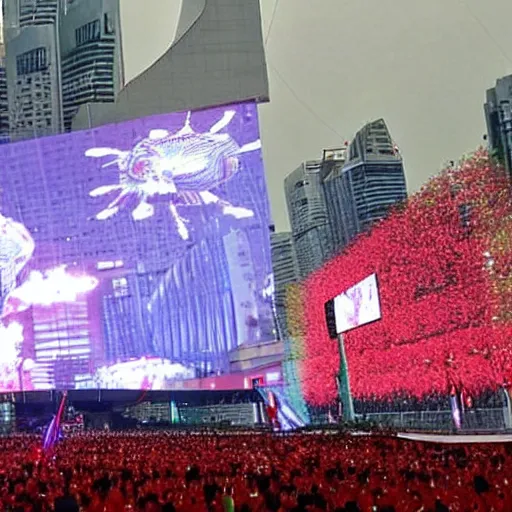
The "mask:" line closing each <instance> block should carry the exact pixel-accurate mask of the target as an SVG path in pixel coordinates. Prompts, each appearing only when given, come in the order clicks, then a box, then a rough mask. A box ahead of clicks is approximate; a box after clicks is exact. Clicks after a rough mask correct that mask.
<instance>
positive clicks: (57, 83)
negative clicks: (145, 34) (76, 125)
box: [4, 0, 123, 140]
mask: <svg viewBox="0 0 512 512" xmlns="http://www.w3.org/2000/svg"><path fill="white" fill-rule="evenodd" d="M4 27H5V37H6V72H7V89H8V102H9V119H10V134H11V137H12V138H13V139H17V140H20V139H25V138H31V137H38V136H43V135H52V134H56V133H60V132H61V131H63V130H64V129H66V130H69V129H71V123H72V119H73V116H74V115H75V114H76V113H77V112H78V109H79V107H80V105H83V104H85V103H89V102H92V101H94V102H96V103H105V102H113V101H114V100H115V96H116V94H117V92H118V91H119V89H120V88H121V86H122V81H123V73H122V59H121V40H120V26H119V1H118V0H87V1H85V0H78V1H75V2H69V1H68V0H13V1H11V2H6V3H5V20H4Z"/></svg>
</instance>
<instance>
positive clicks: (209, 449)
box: [0, 432, 512, 512]
mask: <svg viewBox="0 0 512 512" xmlns="http://www.w3.org/2000/svg"><path fill="white" fill-rule="evenodd" d="M39 447H40V439H37V438H35V437H27V436H14V437H7V438H2V439H0V510H1V511H2V512H4V511H23V512H29V511H30V512H35V511H41V512H46V511H56V512H59V511H60V512H62V511H74V512H75V511H79V510H80V511H86V512H123V511H125V510H131V511H133V512H136V511H147V512H166V511H180V512H203V511H213V512H235V511H244V512H267V511H276V512H292V511H293V512H302V511H312V512H317V511H347V512H351V511H361V512H370V511H372V512H373V511H392V510H395V511H397V512H402V511H403V512H419V511H423V512H427V511H433V512H437V511H452V510H453V511H461V512H465V511H482V512H483V511H486V512H492V511H512V487H511V486H510V485H509V480H508V479H509V478H510V479H512V445H507V444H480V445H475V444H473V445H434V444H421V443H416V442H410V441H403V440H398V439H395V438H391V437H386V438H385V437H367V436H348V435H338V434H336V435H333V434H330V435H329V434H300V435H299V434H294V435H284V436H283V435H269V434H260V435H258V434H251V435H249V434H240V435H214V434H204V435H203V434H195V435H194V434H177V433H169V432H158V433H140V432H139V433H124V434H114V433H88V434H83V435H80V436H73V437H69V438H67V439H65V440H63V441H61V442H60V443H59V444H58V446H57V447H56V448H55V450H54V452H53V453H52V454H49V455H46V456H45V455H44V454H42V453H41V451H40V449H39Z"/></svg>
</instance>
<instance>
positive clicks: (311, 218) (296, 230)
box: [285, 160, 332, 277]
mask: <svg viewBox="0 0 512 512" xmlns="http://www.w3.org/2000/svg"><path fill="white" fill-rule="evenodd" d="M326 174H327V170H326V169H325V168H324V167H323V166H322V161H321V160H318V161H316V160H311V161H308V162H304V163H303V164H301V165H300V166H299V167H297V169H295V171H293V172H292V173H291V174H289V175H288V176H287V177H286V179H285V195H286V203H287V206H288V216H289V219H290V226H291V230H292V235H293V244H294V246H295V251H296V255H297V263H298V268H299V275H300V277H306V276H307V275H308V274H310V273H311V272H313V271H314V270H315V269H317V268H318V267H320V266H321V265H322V263H323V262H324V261H325V260H326V259H327V258H328V257H329V255H330V254H331V253H332V243H331V236H330V233H329V218H328V211H327V204H326V200H325V195H324V190H323V181H324V179H325V177H326Z"/></svg>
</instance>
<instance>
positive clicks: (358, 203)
mask: <svg viewBox="0 0 512 512" xmlns="http://www.w3.org/2000/svg"><path fill="white" fill-rule="evenodd" d="M337 180H339V184H338V185H337V187H338V198H339V201H340V203H341V209H340V212H342V215H341V216H340V218H339V221H338V222H340V223H345V226H344V230H345V233H346V235H347V236H348V241H350V240H351V239H352V238H353V237H354V236H356V235H357V234H358V233H361V232H363V231H366V230H367V229H369V228H370V227H371V225H372V224H373V223H374V222H375V221H377V220H380V219H382V218H384V217H385V216H386V215H387V213H388V211H389V209H390V208H391V207H392V206H393V205H395V204H397V203H399V202H400V201H404V200H405V199H406V198H407V186H406V181H405V174H404V166H403V161H402V157H401V156H400V153H399V152H398V149H397V148H396V146H395V145H394V143H393V140H392V139H391V136H390V134H389V131H388V129H387V126H386V123H385V122H384V120H383V119H379V120H377V121H374V122H372V123H368V124H367V125H365V126H364V127H363V128H362V129H361V130H360V131H359V132H358V133H357V134H356V136H355V137H354V140H353V141H352V142H351V144H350V146H349V149H348V155H347V161H346V163H345V165H344V167H343V170H342V172H341V173H340V175H339V177H338V178H337Z"/></svg>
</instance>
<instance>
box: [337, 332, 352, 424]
mask: <svg viewBox="0 0 512 512" xmlns="http://www.w3.org/2000/svg"><path fill="white" fill-rule="evenodd" d="M338 349H339V355H340V371H339V374H338V379H337V380H338V394H339V397H340V401H341V403H342V405H343V419H344V420H345V421H354V420H355V414H354V403H353V401H352V393H351V392H350V378H349V374H348V364H347V355H346V354H345V342H344V339H343V334H338Z"/></svg>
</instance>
